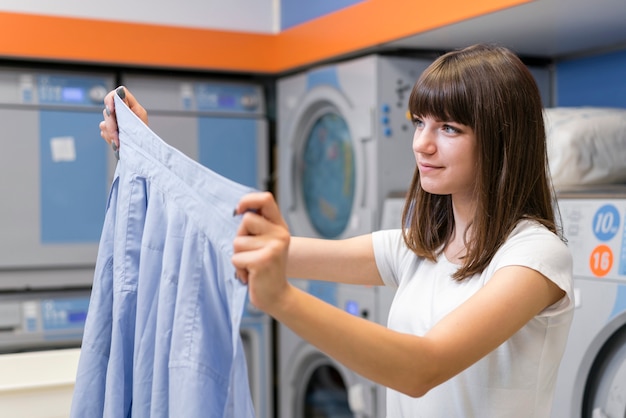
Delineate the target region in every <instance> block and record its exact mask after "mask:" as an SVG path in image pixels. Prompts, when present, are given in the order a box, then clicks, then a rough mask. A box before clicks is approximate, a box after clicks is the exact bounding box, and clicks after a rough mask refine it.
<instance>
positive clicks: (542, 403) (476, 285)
mask: <svg viewBox="0 0 626 418" xmlns="http://www.w3.org/2000/svg"><path fill="white" fill-rule="evenodd" d="M372 240H373V245H374V254H375V258H376V264H377V266H378V270H379V271H380V274H381V276H382V278H383V280H384V282H385V284H387V285H389V286H395V287H397V288H398V290H397V292H396V295H395V298H394V300H393V303H392V305H391V309H390V312H389V319H388V326H389V328H390V329H393V330H396V331H398V332H402V333H410V334H414V335H424V334H426V333H427V332H428V331H429V330H430V329H431V328H432V327H433V326H434V325H435V324H436V323H437V322H438V321H439V320H441V319H442V318H443V317H444V316H446V315H447V314H448V313H449V312H451V311H453V310H454V309H455V308H457V307H458V306H459V305H461V304H462V303H463V302H464V301H465V300H467V299H468V298H469V297H471V296H472V295H473V294H474V293H476V292H477V291H478V290H480V289H481V288H482V287H483V286H484V285H485V283H487V281H489V279H490V278H491V277H492V276H493V274H494V273H495V272H496V270H498V269H500V268H502V267H505V266H510V265H521V266H526V267H529V268H532V269H534V270H537V271H538V272H540V273H541V274H543V275H544V276H546V277H547V278H548V279H550V280H552V281H553V282H554V283H556V284H557V285H558V286H559V287H560V288H561V289H563V290H564V291H565V292H566V293H567V295H566V296H565V297H563V298H562V299H561V300H560V301H558V302H557V303H555V304H554V305H552V306H550V307H548V308H546V309H545V310H543V311H542V312H541V313H540V314H539V315H537V316H536V317H534V318H533V319H532V320H531V321H530V322H528V323H527V324H526V325H525V326H524V327H523V328H522V329H521V330H520V331H518V332H517V333H516V334H515V335H513V336H512V337H511V338H510V339H509V340H507V341H506V342H504V343H503V344H502V345H500V346H499V347H498V348H497V349H495V350H494V351H492V352H491V353H489V354H488V355H487V356H486V357H484V358H482V359H481V360H479V361H478V362H477V363H475V364H473V365H472V366H471V367H469V368H468V369H466V370H464V371H463V372H461V373H459V374H458V375H456V376H454V377H453V378H451V379H450V380H448V381H446V382H444V383H443V384H441V385H439V386H437V387H435V388H433V389H432V390H430V391H429V392H428V393H427V394H426V395H424V396H423V397H420V398H412V397H410V396H407V395H403V394H402V393H399V392H397V391H394V390H391V389H387V417H388V418H409V417H410V418H414V417H425V418H436V417H442V418H450V417H462V418H471V417H476V418H513V417H519V418H522V417H523V418H530V417H534V418H539V417H541V418H547V417H549V416H550V410H551V406H552V397H553V393H554V385H555V381H556V377H557V372H558V368H559V363H560V361H561V357H562V355H563V351H564V349H565V343H566V341H567V335H568V332H569V328H570V325H571V321H572V316H573V308H574V297H573V294H572V256H571V253H570V251H569V250H568V248H567V246H566V245H565V244H564V243H563V242H562V241H561V240H560V239H559V238H558V237H557V236H556V235H555V234H553V233H552V232H550V231H549V230H548V229H546V228H545V227H543V226H542V225H539V224H538V223H535V222H531V221H522V222H520V223H519V225H518V226H517V227H516V228H515V230H514V231H513V232H512V234H511V236H510V237H509V238H508V239H507V241H506V242H505V243H504V245H503V246H502V247H501V248H500V249H499V250H498V252H497V253H496V254H495V256H494V258H493V260H492V261H491V263H490V264H489V266H488V267H487V268H486V269H485V270H484V271H483V272H482V273H481V274H477V275H475V276H473V277H471V278H468V279H466V280H463V281H461V282H457V281H456V280H454V279H452V278H451V277H450V276H451V275H452V274H453V273H454V272H455V271H456V270H457V269H458V267H459V266H458V265H455V264H453V263H451V262H449V261H448V260H447V259H446V257H445V255H443V254H442V255H441V256H440V257H439V259H438V260H437V262H436V263H433V262H430V261H428V260H425V259H423V258H421V257H417V256H416V255H415V254H414V253H413V252H412V251H411V250H409V249H408V248H407V247H406V245H405V244H404V241H403V239H402V233H401V231H400V230H388V231H378V232H375V233H374V234H373V235H372Z"/></svg>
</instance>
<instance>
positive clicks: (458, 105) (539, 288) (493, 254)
mask: <svg viewBox="0 0 626 418" xmlns="http://www.w3.org/2000/svg"><path fill="white" fill-rule="evenodd" d="M127 101H128V103H129V105H130V106H131V108H132V109H134V110H136V112H137V113H138V114H139V115H140V117H143V118H144V120H147V116H146V115H145V111H144V110H143V108H141V106H140V105H139V104H138V103H137V102H136V101H135V99H134V97H132V95H127ZM105 102H106V105H107V108H108V109H111V108H112V96H111V94H109V96H107V98H106V99H105ZM409 110H410V112H411V115H412V118H413V122H414V125H415V133H414V135H413V152H414V154H415V159H416V163H417V166H416V169H415V173H414V176H413V180H412V184H411V187H410V190H409V193H408V197H407V201H406V204H405V208H404V213H403V215H402V224H403V225H405V226H406V227H405V229H403V230H391V231H377V232H374V233H372V234H367V235H363V236H359V237H355V238H350V239H346V240H321V239H313V238H298V237H291V236H290V235H289V231H288V228H287V225H286V223H285V221H284V220H283V218H282V216H281V214H280V211H279V208H278V206H277V204H276V202H275V200H274V198H273V197H272V195H271V194H269V193H255V194H250V195H247V196H245V197H244V198H243V199H242V200H241V201H240V202H239V204H238V206H237V208H236V209H235V213H236V214H241V215H242V219H241V224H240V228H239V231H238V235H237V237H236V238H235V240H234V243H233V245H234V256H233V259H232V261H233V264H234V266H235V268H236V269H237V273H238V276H239V277H240V279H241V280H242V281H244V282H245V283H247V284H248V286H249V295H250V296H249V297H250V300H251V302H252V303H253V304H254V305H255V306H257V307H258V308H259V309H261V310H263V311H265V312H266V313H268V314H269V315H271V316H272V317H274V318H275V319H276V320H278V321H280V322H282V323H283V324H285V325H286V326H288V327H290V328H291V329H292V330H293V331H294V332H296V333H297V334H298V335H300V336H301V337H302V338H304V339H306V340H307V341H309V342H311V343H312V344H314V345H315V346H316V347H318V348H319V349H320V350H322V351H324V352H325V353H327V354H328V355H330V356H332V357H333V358H335V359H336V360H338V361H339V362H341V363H343V364H344V365H346V366H347V367H349V368H351V369H353V370H354V371H355V372H357V373H359V374H361V375H362V376H364V377H366V378H369V379H371V380H373V381H375V382H378V383H380V384H383V385H385V386H386V387H387V388H388V393H387V416H388V417H389V418H398V417H428V418H432V417H481V418H482V417H498V418H502V417H549V415H550V408H551V401H552V395H553V391H554V385H555V380H556V375H557V371H558V366H559V362H560V359H561V356H562V354H563V350H564V347H565V342H566V340H567V334H568V331H569V326H570V323H571V319H572V313H573V296H572V259H571V255H570V253H569V251H568V249H567V247H566V245H565V244H564V242H563V240H562V239H561V237H560V236H559V234H558V232H557V227H556V223H555V214H554V210H553V206H552V205H553V204H554V201H553V193H552V190H551V186H550V180H549V175H548V171H547V159H546V144H545V131H544V125H543V118H542V105H541V99H540V96H539V91H538V89H537V86H536V84H535V82H534V79H533V77H532V75H531V74H530V73H529V71H528V70H527V68H526V67H525V66H524V64H523V63H522V62H521V61H520V60H519V59H518V58H517V57H516V56H515V55H514V54H513V53H512V52H511V51H509V50H507V49H506V48H502V47H497V46H490V45H475V46H472V47H468V48H466V49H463V50H460V51H453V52H450V53H448V54H445V55H443V56H441V57H440V58H438V59H437V60H436V61H435V62H434V63H433V64H432V65H431V66H430V67H429V68H428V69H427V70H426V71H425V72H424V73H423V74H422V75H421V77H420V78H419V80H418V81H417V83H416V84H415V86H414V88H413V91H412V93H411V97H410V100H409ZM100 128H101V130H102V136H103V137H104V138H105V139H106V140H107V141H109V142H111V141H116V140H117V133H116V124H115V120H114V117H110V116H107V115H105V121H103V122H102V123H101V126H100ZM122 146H123V145H122ZM287 277H293V278H308V279H319V280H330V281H336V282H342V283H353V284H365V285H388V286H394V287H397V293H396V296H395V299H394V301H393V304H392V306H391V310H390V313H389V319H388V327H387V328H386V327H383V326H380V325H378V324H375V323H372V322H370V321H367V320H364V319H362V318H359V317H357V316H353V315H350V314H348V313H346V312H343V311H342V310H340V309H338V308H335V307H333V306H331V305H328V304H326V303H325V302H323V301H320V300H318V299H316V298H314V297H313V296H311V295H309V294H307V293H305V292H302V291H300V290H299V289H297V288H296V287H294V286H292V285H290V283H289V282H288V280H287V279H286V278H287Z"/></svg>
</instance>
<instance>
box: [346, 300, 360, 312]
mask: <svg viewBox="0 0 626 418" xmlns="http://www.w3.org/2000/svg"><path fill="white" fill-rule="evenodd" d="M346 312H348V313H350V314H352V315H358V314H359V304H358V302H356V301H354V300H349V301H347V302H346Z"/></svg>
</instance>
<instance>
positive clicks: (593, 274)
mask: <svg viewBox="0 0 626 418" xmlns="http://www.w3.org/2000/svg"><path fill="white" fill-rule="evenodd" d="M559 207H560V211H561V216H562V221H563V230H564V234H565V237H566V238H567V240H568V245H569V247H570V249H571V251H572V255H573V257H574V297H575V310H574V319H573V322H572V328H571V331H570V335H569V339H568V342H567V346H566V349H565V353H564V355H563V359H562V361H561V366H560V369H559V374H558V379H557V384H556V389H555V397H554V405H553V412H552V417H553V418H588V417H589V418H614V417H620V418H621V417H624V416H626V222H625V221H626V185H625V186H610V187H609V186H600V187H596V188H595V189H591V190H588V191H585V190H578V191H572V192H561V193H560V194H559Z"/></svg>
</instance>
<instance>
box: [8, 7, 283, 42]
mask: <svg viewBox="0 0 626 418" xmlns="http://www.w3.org/2000/svg"><path fill="white" fill-rule="evenodd" d="M278 7H279V1H278V0H171V1H163V0H55V1H49V0H28V1H24V0H2V3H1V4H0V11H4V12H16V13H30V14H40V15H41V14H43V15H52V16H64V17H78V18H88V19H102V20H114V21H121V22H134V23H149V24H158V25H173V26H184V27H195V28H200V29H215V30H232V31H238V32H258V33H275V32H277V31H278V25H279V23H280V20H279V18H278ZM102 37H103V39H105V37H106V34H105V33H103V34H102Z"/></svg>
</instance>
